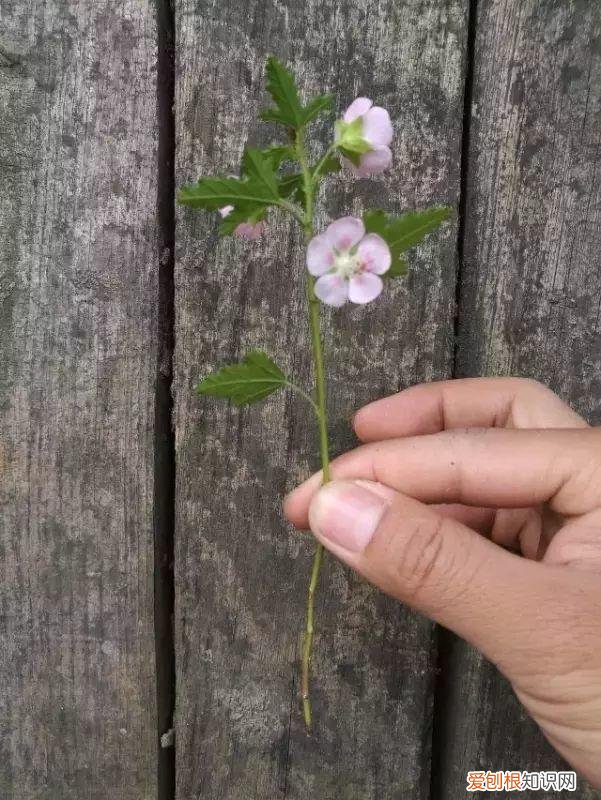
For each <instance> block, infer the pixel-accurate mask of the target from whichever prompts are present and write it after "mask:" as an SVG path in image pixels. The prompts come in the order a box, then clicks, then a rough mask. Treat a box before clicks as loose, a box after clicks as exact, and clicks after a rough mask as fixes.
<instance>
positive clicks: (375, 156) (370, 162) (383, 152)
mask: <svg viewBox="0 0 601 800" xmlns="http://www.w3.org/2000/svg"><path fill="white" fill-rule="evenodd" d="M391 165H392V153H391V151H390V148H389V147H385V146H383V145H382V146H378V147H374V149H373V150H370V151H369V153H364V154H363V155H362V156H361V161H360V162H359V166H355V165H354V164H353V163H351V162H349V164H348V165H346V166H348V168H349V169H350V170H351V172H353V173H354V174H355V175H357V176H358V177H359V178H368V177H369V176H370V175H378V174H379V173H380V172H384V171H385V170H387V169H388V168H389V167H390V166H391Z"/></svg>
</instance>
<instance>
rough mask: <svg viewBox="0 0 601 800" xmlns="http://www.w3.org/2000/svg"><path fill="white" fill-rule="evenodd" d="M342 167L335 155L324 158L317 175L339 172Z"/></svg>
mask: <svg viewBox="0 0 601 800" xmlns="http://www.w3.org/2000/svg"><path fill="white" fill-rule="evenodd" d="M341 169H342V167H341V166H340V161H339V160H338V156H337V155H334V154H332V155H330V156H328V157H327V158H326V160H325V161H324V163H323V165H322V166H321V167H320V170H319V174H320V175H330V174H331V173H334V172H340V170H341Z"/></svg>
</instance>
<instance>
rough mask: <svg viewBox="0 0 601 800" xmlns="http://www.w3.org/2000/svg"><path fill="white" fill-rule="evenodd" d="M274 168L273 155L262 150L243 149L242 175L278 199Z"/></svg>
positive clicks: (275, 167)
mask: <svg viewBox="0 0 601 800" xmlns="http://www.w3.org/2000/svg"><path fill="white" fill-rule="evenodd" d="M276 170H277V166H274V159H273V157H270V156H268V155H267V154H266V153H265V152H264V151H263V150H256V149H254V148H252V147H248V148H247V149H246V150H245V151H244V155H243V156H242V175H243V176H244V177H245V178H248V179H249V180H250V181H253V182H254V183H255V184H256V185H257V186H261V187H262V188H263V190H264V191H265V192H266V193H267V194H269V195H270V196H271V197H273V198H274V199H279V193H278V183H277V177H276Z"/></svg>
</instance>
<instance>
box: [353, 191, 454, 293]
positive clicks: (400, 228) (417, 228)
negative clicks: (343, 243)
mask: <svg viewBox="0 0 601 800" xmlns="http://www.w3.org/2000/svg"><path fill="white" fill-rule="evenodd" d="M451 213H452V209H451V208H450V207H449V206H433V207H432V208H426V209H424V210H423V211H408V212H407V213H405V214H401V216H400V217H392V216H389V215H388V214H385V213H384V212H383V211H379V210H378V211H366V212H365V214H364V215H363V222H364V224H365V229H366V230H367V231H368V232H369V233H377V234H379V235H380V236H381V237H382V238H383V239H384V240H385V241H386V243H387V244H388V246H389V247H390V252H391V253H392V264H391V267H390V269H389V271H388V272H387V273H386V276H387V277H390V278H394V277H396V276H398V275H404V274H405V272H406V271H407V262H406V261H405V259H404V258H403V257H402V256H401V253H403V252H404V251H405V250H409V249H410V248H411V247H415V245H417V244H419V243H420V242H421V241H422V240H423V239H424V238H425V237H426V236H427V235H428V234H429V233H432V232H433V231H434V230H436V228H438V226H439V225H440V224H441V223H442V222H444V220H446V219H448V218H449V217H450V216H451Z"/></svg>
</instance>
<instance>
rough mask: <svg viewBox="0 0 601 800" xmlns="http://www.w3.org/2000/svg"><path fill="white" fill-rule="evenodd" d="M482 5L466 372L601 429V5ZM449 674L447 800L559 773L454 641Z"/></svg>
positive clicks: (464, 291)
mask: <svg viewBox="0 0 601 800" xmlns="http://www.w3.org/2000/svg"><path fill="white" fill-rule="evenodd" d="M478 9H479V12H478V18H477V29H476V30H477V34H476V50H475V61H474V67H475V70H474V77H475V82H474V90H473V105H472V116H471V131H470V149H469V174H468V203H467V219H466V228H465V263H464V266H463V271H462V275H461V287H460V309H459V311H460V315H459V346H458V365H459V374H460V375H479V374H492V375H504V374H512V375H523V376H528V377H534V378H537V379H539V380H541V381H543V382H545V383H546V384H548V385H550V386H551V387H552V388H553V389H554V390H556V391H557V392H559V394H560V395H561V396H562V397H563V398H564V399H566V400H567V401H570V402H571V403H572V404H573V405H574V406H575V407H576V408H577V409H578V410H579V411H580V412H581V413H582V414H584V416H585V417H587V418H588V419H589V421H591V422H592V423H596V424H599V423H600V422H601V410H600V408H599V403H598V400H599V396H600V392H601V327H600V325H601V320H600V314H599V309H600V306H601V181H600V177H601V9H600V7H599V5H598V4H594V3H586V2H578V1H577V0H575V1H574V2H569V1H568V0H562V1H561V2H549V3H538V2H535V0H528V1H527V2H523V0H491V2H487V3H479V4H478ZM447 667H448V671H447V673H446V675H445V687H446V688H445V694H446V696H447V705H446V707H445V709H444V719H445V727H446V735H445V737H444V741H445V744H446V747H445V749H444V751H443V753H442V759H443V762H442V781H441V786H442V790H441V797H443V798H449V800H451V798H452V800H455V798H457V797H458V796H460V795H461V794H462V792H463V790H464V786H465V773H466V771H467V770H468V769H478V768H484V769H493V770H498V769H529V770H544V769H556V768H558V765H559V764H560V763H561V762H560V759H559V758H558V756H557V755H556V754H555V753H554V751H553V750H552V748H551V747H550V745H548V744H547V743H546V741H545V740H544V739H543V737H542V735H541V734H540V732H539V731H538V729H537V728H536V726H535V724H534V723H533V722H532V721H531V720H530V719H528V718H527V716H526V715H525V713H524V712H523V711H522V710H521V708H520V706H519V703H518V702H517V700H516V699H515V698H514V696H513V694H512V692H511V690H510V688H509V686H508V685H507V684H506V683H505V682H504V681H503V680H502V679H501V678H500V677H499V676H498V674H497V673H496V671H495V670H494V669H493V668H492V667H491V666H490V665H488V664H486V663H484V662H483V661H482V659H481V658H480V657H479V656H478V655H477V654H476V653H475V652H474V651H472V650H471V649H470V648H468V647H467V646H466V645H464V644H463V643H460V642H455V643H454V644H453V645H452V650H451V654H450V660H449V663H448V664H447ZM551 796H553V797H555V796H556V795H555V794H553V795H552V794H545V793H544V792H541V793H537V797H540V798H543V797H548V798H551ZM573 796H574V797H581V798H582V797H592V796H593V793H592V792H591V791H590V790H588V789H587V788H586V787H584V786H583V787H581V788H580V789H579V791H578V792H577V793H575V794H574V795H573ZM595 796H597V797H599V796H601V794H599V793H596V794H595Z"/></svg>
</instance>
